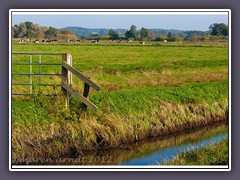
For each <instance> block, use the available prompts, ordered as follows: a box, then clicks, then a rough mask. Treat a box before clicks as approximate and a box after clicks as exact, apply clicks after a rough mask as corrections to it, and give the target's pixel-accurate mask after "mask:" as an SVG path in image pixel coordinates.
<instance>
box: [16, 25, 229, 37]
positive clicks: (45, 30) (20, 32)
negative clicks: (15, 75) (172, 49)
mask: <svg viewBox="0 0 240 180" xmlns="http://www.w3.org/2000/svg"><path fill="white" fill-rule="evenodd" d="M12 37H13V38H37V39H52V38H56V39H59V40H61V39H72V40H76V39H78V37H77V36H76V34H75V33H74V32H73V31H71V30H67V29H62V30H58V29H56V28H54V27H46V26H40V25H38V24H33V23H32V22H23V23H20V24H19V25H14V26H13V27H12ZM80 38H81V39H90V40H138V41H208V40H222V39H224V40H225V39H227V38H228V25H226V24H224V23H214V24H211V25H210V26H209V31H177V32H168V33H165V32H158V30H155V31H154V30H149V29H147V28H144V27H142V28H141V29H140V30H137V26H136V25H131V27H130V29H129V30H127V31H126V32H125V33H118V32H117V31H116V30H114V29H110V30H109V31H108V33H106V34H98V33H92V34H91V35H89V36H87V37H86V36H82V37H80Z"/></svg>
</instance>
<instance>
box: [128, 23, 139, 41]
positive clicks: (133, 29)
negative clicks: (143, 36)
mask: <svg viewBox="0 0 240 180" xmlns="http://www.w3.org/2000/svg"><path fill="white" fill-rule="evenodd" d="M138 36H139V35H138V32H137V26H135V25H132V26H131V28H130V30H129V31H127V32H126V33H125V37H126V38H127V39H135V40H136V39H138Z"/></svg>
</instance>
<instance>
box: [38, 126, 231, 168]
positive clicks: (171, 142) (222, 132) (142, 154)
mask: <svg viewBox="0 0 240 180" xmlns="http://www.w3.org/2000/svg"><path fill="white" fill-rule="evenodd" d="M224 137H228V126H227V125H226V124H221V125H216V126H211V127H205V128H202V129H198V130H194V131H193V132H185V133H184V134H175V135H171V136H169V137H158V138H154V139H151V140H147V141H139V142H136V143H132V144H129V145H123V146H121V148H118V149H111V150H98V151H93V152H87V153H85V154H82V155H80V156H77V157H63V158H59V159H56V160H52V161H51V162H45V163H41V164H42V165H50V164H51V165H54V164H57V165H154V164H156V163H162V162H163V160H164V159H171V158H172V157H173V156H176V155H177V154H178V153H179V152H181V151H185V150H187V149H188V148H190V147H192V146H195V147H196V148H201V146H202V145H204V146H209V145H210V144H212V143H213V142H220V141H221V140H222V139H223V138H224ZM37 164H39V163H37Z"/></svg>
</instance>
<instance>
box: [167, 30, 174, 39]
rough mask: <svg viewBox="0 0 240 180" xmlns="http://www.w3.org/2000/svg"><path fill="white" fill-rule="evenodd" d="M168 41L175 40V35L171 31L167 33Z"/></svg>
mask: <svg viewBox="0 0 240 180" xmlns="http://www.w3.org/2000/svg"><path fill="white" fill-rule="evenodd" d="M167 41H175V37H174V36H173V35H172V33H171V32H169V33H168V34H167Z"/></svg>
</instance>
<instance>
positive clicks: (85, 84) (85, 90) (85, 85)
mask: <svg viewBox="0 0 240 180" xmlns="http://www.w3.org/2000/svg"><path fill="white" fill-rule="evenodd" d="M89 88H90V86H89V85H88V84H87V83H84V91H83V96H84V97H85V98H87V97H88V94H89ZM82 110H83V112H84V111H86V110H87V105H86V104H84V103H82Z"/></svg>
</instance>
